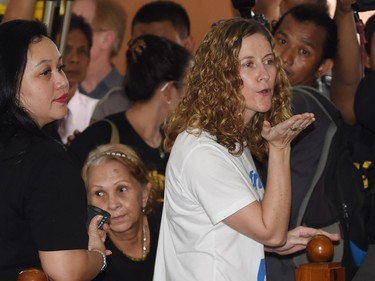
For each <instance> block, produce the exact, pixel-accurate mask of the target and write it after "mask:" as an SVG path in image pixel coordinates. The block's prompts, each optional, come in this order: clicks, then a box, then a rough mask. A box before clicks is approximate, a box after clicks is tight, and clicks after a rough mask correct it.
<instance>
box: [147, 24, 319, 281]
mask: <svg viewBox="0 0 375 281" xmlns="http://www.w3.org/2000/svg"><path fill="white" fill-rule="evenodd" d="M290 99H291V96H290V92H289V84H288V81H287V78H286V75H285V73H284V71H283V70H282V69H281V63H280V59H279V58H278V56H277V54H275V51H274V44H273V40H272V36H271V34H270V33H269V32H268V30H266V29H265V27H263V26H262V25H260V24H259V23H257V22H256V21H254V20H251V19H242V18H236V19H231V20H227V21H223V22H220V23H218V24H216V25H214V26H213V27H212V28H211V29H210V30H209V32H208V33H207V34H206V36H205V38H204V39H203V41H202V43H201V45H200V46H199V48H198V50H197V53H196V55H195V58H194V65H193V68H192V70H191V72H190V75H189V80H188V89H187V93H186V95H185V97H184V98H183V100H182V101H181V102H180V104H179V105H178V107H177V109H176V111H175V113H174V114H173V115H172V117H171V118H170V119H169V120H168V122H167V124H166V127H165V129H166V136H167V138H166V147H167V148H172V149H171V154H170V158H169V162H168V166H167V172H166V179H165V180H166V181H165V183H166V186H165V197H164V209H163V216H162V224H161V232H160V237H159V244H158V252H157V258H156V264H155V273H154V280H155V281H161V280H163V281H166V280H179V281H181V280H186V281H187V280H189V281H191V280H236V281H242V280H247V281H248V280H265V267H264V245H267V246H269V247H272V251H275V252H278V253H283V254H286V253H291V252H293V251H296V250H299V249H301V246H300V245H298V246H297V244H304V245H306V243H307V241H308V240H307V239H302V240H299V241H298V242H297V241H296V239H294V238H293V239H290V238H291V237H290V235H289V234H288V221H289V214H290V204H291V180H290V142H291V141H292V140H293V139H294V138H295V137H296V135H298V133H299V132H300V131H301V130H303V129H304V128H305V127H306V126H308V125H310V124H311V123H312V122H313V121H314V116H313V114H311V113H304V114H299V115H295V116H292V117H291V114H290ZM172 146H173V147H172ZM251 154H253V155H255V156H256V157H259V158H261V157H264V156H265V155H267V156H268V162H269V171H268V178H267V186H266V192H264V188H263V185H262V183H261V181H260V178H259V176H258V173H257V171H256V168H255V165H254V162H253V158H252V155H251ZM298 234H299V233H295V232H294V236H293V237H295V236H298ZM309 234H311V233H310V232H309ZM302 247H303V245H302ZM297 248H298V249H297ZM270 250H271V249H270Z"/></svg>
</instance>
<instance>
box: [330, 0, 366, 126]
mask: <svg viewBox="0 0 375 281" xmlns="http://www.w3.org/2000/svg"><path fill="white" fill-rule="evenodd" d="M354 2H355V1H354V0H338V1H337V6H336V10H335V15H334V20H335V22H336V24H337V31H338V38H339V42H338V53H337V57H336V59H335V61H334V67H333V69H332V84H331V89H330V95H331V100H332V101H333V103H334V104H335V105H336V107H337V108H338V110H339V111H340V112H341V114H342V117H343V119H344V121H345V122H346V123H347V124H349V125H352V124H354V123H355V121H356V119H355V114H354V109H353V105H354V97H355V93H356V90H357V87H358V84H359V82H360V80H361V79H362V77H363V70H362V69H363V68H362V59H361V51H360V46H359V42H358V37H357V30H356V26H355V20H354V15H353V11H352V9H351V4H352V3H354Z"/></svg>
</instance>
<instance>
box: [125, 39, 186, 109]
mask: <svg viewBox="0 0 375 281" xmlns="http://www.w3.org/2000/svg"><path fill="white" fill-rule="evenodd" d="M128 45H129V46H128V50H127V52H126V62H127V66H126V75H125V94H126V95H127V97H128V98H129V100H131V101H133V102H138V101H147V100H149V99H150V98H152V96H153V95H154V93H155V91H156V89H157V88H158V87H159V86H160V85H161V83H163V82H167V81H176V82H182V81H181V80H182V79H183V78H184V77H185V75H186V71H187V68H188V65H189V63H190V61H191V55H190V53H189V51H187V50H186V49H185V48H184V47H182V46H180V45H178V44H177V43H174V42H172V41H170V40H168V39H165V38H162V37H159V36H155V35H142V36H139V37H137V38H135V39H133V40H131V41H130V42H129V44H128ZM175 85H176V87H178V83H176V84H175Z"/></svg>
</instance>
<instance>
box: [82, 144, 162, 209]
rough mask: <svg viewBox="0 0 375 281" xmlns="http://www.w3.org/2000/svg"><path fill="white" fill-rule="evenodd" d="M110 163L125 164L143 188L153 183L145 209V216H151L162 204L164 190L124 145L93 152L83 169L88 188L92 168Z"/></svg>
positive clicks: (137, 157) (111, 146) (100, 147)
mask: <svg viewBox="0 0 375 281" xmlns="http://www.w3.org/2000/svg"><path fill="white" fill-rule="evenodd" d="M109 161H118V162H120V163H121V164H123V165H124V166H125V167H126V168H127V169H128V170H129V172H130V174H131V175H132V176H133V177H134V178H135V179H136V180H137V181H138V182H139V183H140V184H141V186H142V188H143V187H144V186H146V184H148V183H151V185H152V188H151V190H150V194H149V196H148V200H147V204H146V207H145V214H149V213H150V212H152V210H154V209H155V208H156V207H157V206H158V205H159V204H160V203H161V202H162V198H161V193H162V188H161V187H160V186H159V184H158V183H157V182H156V181H155V180H154V179H153V177H151V176H150V174H149V172H148V170H147V168H146V166H145V164H144V163H143V161H142V160H141V159H140V158H139V156H138V155H137V153H136V152H135V151H134V150H133V149H132V148H131V147H130V146H127V145H124V144H104V145H100V146H98V147H97V148H96V149H94V150H92V151H91V152H90V153H89V155H88V157H87V159H86V161H85V163H84V165H83V168H82V178H83V181H84V182H85V185H86V188H87V174H88V171H89V169H90V167H93V166H97V165H100V164H103V163H107V162H109Z"/></svg>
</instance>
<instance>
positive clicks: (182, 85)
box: [171, 81, 187, 89]
mask: <svg viewBox="0 0 375 281" xmlns="http://www.w3.org/2000/svg"><path fill="white" fill-rule="evenodd" d="M171 82H172V83H173V85H174V86H175V87H176V88H177V89H181V88H184V87H186V86H187V84H186V83H184V82H181V81H171Z"/></svg>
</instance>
